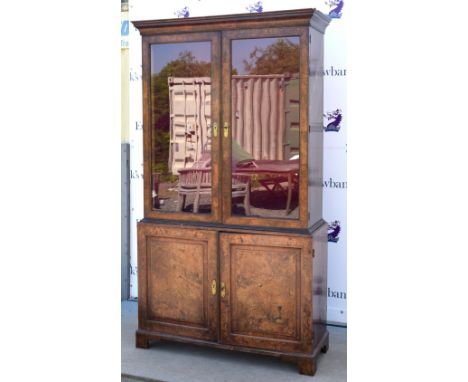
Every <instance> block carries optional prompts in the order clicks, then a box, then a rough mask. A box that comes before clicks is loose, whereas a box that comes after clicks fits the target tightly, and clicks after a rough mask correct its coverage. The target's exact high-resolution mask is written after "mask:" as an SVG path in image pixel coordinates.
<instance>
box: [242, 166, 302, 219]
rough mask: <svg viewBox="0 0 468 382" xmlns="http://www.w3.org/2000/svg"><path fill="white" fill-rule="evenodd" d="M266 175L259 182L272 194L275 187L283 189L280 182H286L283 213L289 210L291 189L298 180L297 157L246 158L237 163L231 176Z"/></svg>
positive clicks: (287, 213) (251, 176) (252, 176)
mask: <svg viewBox="0 0 468 382" xmlns="http://www.w3.org/2000/svg"><path fill="white" fill-rule="evenodd" d="M260 175H264V176H266V177H265V178H261V179H259V183H260V184H261V185H262V186H263V187H265V188H266V189H267V191H268V192H270V193H271V194H273V193H274V192H275V191H276V190H277V189H279V190H282V191H285V190H284V188H283V186H282V185H281V183H284V182H287V184H288V186H287V195H288V197H287V202H286V210H285V214H286V215H289V213H290V212H291V198H292V189H293V186H294V185H297V183H298V180H299V159H295V160H248V161H243V162H239V163H237V165H236V167H235V169H234V171H233V176H248V177H250V178H254V177H258V176H260Z"/></svg>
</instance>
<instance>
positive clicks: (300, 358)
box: [135, 329, 329, 376]
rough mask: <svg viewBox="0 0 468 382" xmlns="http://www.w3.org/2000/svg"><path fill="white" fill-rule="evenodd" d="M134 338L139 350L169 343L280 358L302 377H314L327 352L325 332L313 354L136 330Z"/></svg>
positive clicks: (327, 338)
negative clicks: (318, 362)
mask: <svg viewBox="0 0 468 382" xmlns="http://www.w3.org/2000/svg"><path fill="white" fill-rule="evenodd" d="M135 336H136V347H137V348H141V349H148V348H149V347H150V341H151V342H152V341H158V342H159V341H170V342H183V343H189V344H193V345H197V346H207V347H212V348H217V349H224V350H233V351H240V352H244V353H253V354H261V355H267V356H271V357H277V358H280V359H281V360H282V361H284V362H290V363H295V364H296V365H297V367H298V370H299V373H300V374H304V375H311V376H312V375H315V372H316V371H317V362H316V358H317V356H318V355H319V353H320V352H322V353H325V352H326V351H328V346H329V335H328V331H325V332H324V334H323V336H322V338H321V339H320V340H319V341H318V342H317V344H316V346H315V348H314V350H313V352H311V353H288V352H281V351H276V350H265V349H258V348H249V347H242V346H233V345H227V344H222V343H218V342H210V341H204V340H197V339H192V338H187V337H180V336H174V335H171V334H165V333H153V332H148V331H145V330H141V329H138V330H137V331H136V333H135Z"/></svg>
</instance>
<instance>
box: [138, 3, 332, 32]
mask: <svg viewBox="0 0 468 382" xmlns="http://www.w3.org/2000/svg"><path fill="white" fill-rule="evenodd" d="M329 22H330V18H329V17H328V16H326V15H324V14H323V13H321V12H319V11H317V10H316V9H314V8H307V9H292V10H285V11H274V12H262V13H239V14H235V15H220V16H206V17H184V18H177V19H162V20H142V21H132V23H133V25H134V26H135V28H137V29H138V30H139V31H140V34H141V35H142V36H151V35H155V34H164V33H173V32H182V31H186V32H196V31H213V30H230V29H240V28H263V27H265V26H266V25H267V24H269V25H270V26H271V27H276V28H278V27H285V26H306V27H309V26H311V27H312V28H314V29H316V30H317V31H319V32H321V33H324V32H325V29H326V27H327V26H328V24H329Z"/></svg>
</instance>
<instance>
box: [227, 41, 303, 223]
mask: <svg viewBox="0 0 468 382" xmlns="http://www.w3.org/2000/svg"><path fill="white" fill-rule="evenodd" d="M231 81H232V96H231V109H232V118H231V136H232V204H233V205H232V214H233V215H240V216H253V217H265V218H266V217H268V218H285V219H298V218H299V195H298V194H299V37H287V38H286V37H285V38H263V39H246V40H234V41H232V73H231Z"/></svg>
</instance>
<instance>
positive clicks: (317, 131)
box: [308, 28, 323, 226]
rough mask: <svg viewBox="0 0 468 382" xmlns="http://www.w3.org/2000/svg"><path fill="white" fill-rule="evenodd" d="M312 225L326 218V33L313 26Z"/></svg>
mask: <svg viewBox="0 0 468 382" xmlns="http://www.w3.org/2000/svg"><path fill="white" fill-rule="evenodd" d="M309 33H310V40H309V130H310V131H309V152H308V155H309V174H308V177H309V182H308V186H309V193H308V195H309V212H310V217H309V226H311V225H313V224H315V223H316V222H318V221H319V220H320V219H321V218H322V203H323V200H322V182H323V34H322V33H320V32H318V31H316V30H315V29H313V28H310V29H309Z"/></svg>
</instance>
